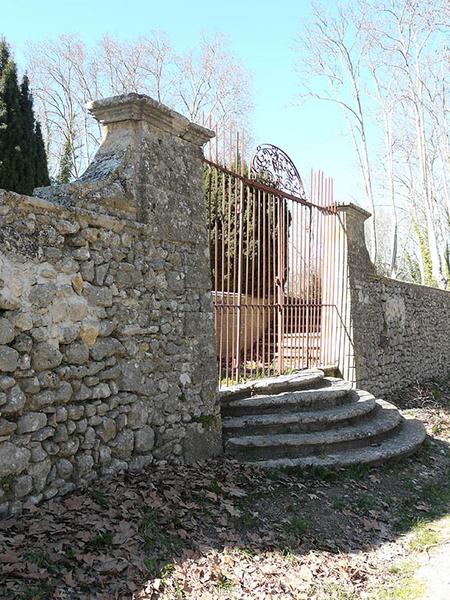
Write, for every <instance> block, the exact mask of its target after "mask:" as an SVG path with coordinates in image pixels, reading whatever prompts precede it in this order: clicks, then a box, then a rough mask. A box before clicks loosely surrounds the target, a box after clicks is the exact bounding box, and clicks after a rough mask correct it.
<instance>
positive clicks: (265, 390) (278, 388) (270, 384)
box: [219, 369, 324, 401]
mask: <svg viewBox="0 0 450 600" xmlns="http://www.w3.org/2000/svg"><path fill="white" fill-rule="evenodd" d="M323 379H324V374H323V371H321V370H320V369H308V370H305V371H298V372H297V373H293V374H291V375H277V376H275V377H265V378H264V379H256V380H252V381H248V382H246V383H239V384H237V385H232V386H225V387H222V388H221V390H220V391H219V397H220V400H221V401H224V400H230V399H232V398H234V399H237V398H243V397H247V396H253V395H255V394H277V393H279V392H287V391H290V390H303V389H307V388H308V389H309V388H314V387H317V386H319V385H320V384H321V383H322V382H323Z"/></svg>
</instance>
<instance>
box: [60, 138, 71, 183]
mask: <svg viewBox="0 0 450 600" xmlns="http://www.w3.org/2000/svg"><path fill="white" fill-rule="evenodd" d="M72 169H73V150H72V143H71V141H70V139H69V138H68V137H67V138H66V141H65V142H64V146H63V151H62V155H61V160H60V163H59V169H58V175H57V176H56V183H59V184H62V183H69V182H70V180H71V179H72Z"/></svg>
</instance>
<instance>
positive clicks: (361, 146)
mask: <svg viewBox="0 0 450 600" xmlns="http://www.w3.org/2000/svg"><path fill="white" fill-rule="evenodd" d="M313 19H314V20H313V23H312V25H310V26H309V27H307V28H306V29H305V31H303V32H302V34H301V36H300V40H299V59H298V69H299V72H300V74H301V84H302V93H301V95H302V96H303V97H310V98H316V99H319V100H323V101H327V102H333V103H335V104H336V105H338V106H339V107H340V109H341V110H342V114H343V115H344V117H345V120H346V122H347V125H348V131H349V133H350V136H351V138H352V140H353V145H354V148H355V151H356V155H357V159H358V165H359V167H360V170H361V175H362V177H363V181H364V188H365V192H366V197H367V200H368V203H369V206H370V210H371V212H372V222H371V233H372V251H371V258H372V260H373V262H375V261H376V257H377V231H376V207H375V198H374V190H373V181H372V177H373V176H372V167H371V161H370V153H369V140H368V133H367V110H366V106H365V104H364V85H365V84H364V75H365V70H366V63H365V54H366V49H367V40H366V32H365V28H364V14H363V13H359V12H358V11H356V10H355V9H352V8H349V7H344V6H343V5H338V6H337V7H336V11H335V12H334V13H333V12H332V11H330V10H327V8H326V6H324V5H321V4H319V3H316V2H315V3H313Z"/></svg>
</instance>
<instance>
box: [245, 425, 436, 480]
mask: <svg viewBox="0 0 450 600" xmlns="http://www.w3.org/2000/svg"><path fill="white" fill-rule="evenodd" d="M425 437H426V432H425V428H424V426H423V424H422V423H421V422H420V421H417V420H415V419H405V420H404V421H403V422H402V425H401V426H400V428H399V429H398V430H397V431H396V433H395V435H393V436H392V437H390V438H388V439H385V440H384V441H382V442H380V443H379V444H376V445H373V446H365V447H363V448H354V449H349V450H340V451H339V450H337V451H335V452H333V453H330V454H323V455H321V456H301V457H297V458H276V459H271V460H260V461H253V462H250V461H249V462H247V464H248V465H254V466H259V467H262V468H264V469H283V468H289V467H313V466H314V467H346V466H349V465H354V464H366V465H378V464H381V463H385V462H388V461H390V460H398V459H400V458H404V457H405V456H409V455H410V454H413V453H414V452H415V451H416V450H418V449H419V447H420V446H421V444H422V443H423V441H424V440H425Z"/></svg>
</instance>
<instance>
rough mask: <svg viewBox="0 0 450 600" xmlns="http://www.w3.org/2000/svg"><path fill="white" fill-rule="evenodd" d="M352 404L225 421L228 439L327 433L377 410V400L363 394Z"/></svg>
mask: <svg viewBox="0 0 450 600" xmlns="http://www.w3.org/2000/svg"><path fill="white" fill-rule="evenodd" d="M350 396H351V398H352V400H353V401H352V402H348V403H346V404H341V405H335V406H332V407H331V408H323V409H318V410H313V411H299V412H294V411H292V412H275V413H273V412H271V413H265V414H248V413H247V414H245V415H243V416H237V417H224V418H223V419H222V427H223V432H224V435H225V436H228V437H230V436H239V435H242V436H248V435H263V434H271V433H299V432H304V433H307V432H312V431H323V430H326V429H330V428H332V427H337V426H339V427H344V426H346V425H351V424H353V423H355V422H356V421H357V422H361V421H362V420H364V419H367V418H370V414H371V412H372V411H373V410H374V409H375V406H376V402H375V398H374V396H372V394H369V393H368V392H364V391H362V390H352V391H351V392H350Z"/></svg>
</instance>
